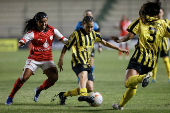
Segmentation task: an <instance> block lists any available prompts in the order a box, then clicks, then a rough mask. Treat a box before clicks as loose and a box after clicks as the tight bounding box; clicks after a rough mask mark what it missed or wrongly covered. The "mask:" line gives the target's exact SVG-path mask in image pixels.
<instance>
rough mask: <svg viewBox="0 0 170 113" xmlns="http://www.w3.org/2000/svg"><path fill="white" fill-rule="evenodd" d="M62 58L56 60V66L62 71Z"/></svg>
mask: <svg viewBox="0 0 170 113" xmlns="http://www.w3.org/2000/svg"><path fill="white" fill-rule="evenodd" d="M62 66H63V60H59V61H58V68H60V72H61V71H63V67H62Z"/></svg>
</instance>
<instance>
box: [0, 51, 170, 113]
mask: <svg viewBox="0 0 170 113" xmlns="http://www.w3.org/2000/svg"><path fill="white" fill-rule="evenodd" d="M60 52H61V50H53V59H54V62H55V64H57V62H58V59H59V55H60ZM132 52H133V51H130V55H131V54H132ZM28 55H29V51H28V50H19V51H18V52H1V53H0V113H169V112H170V83H168V77H167V74H166V71H165V66H164V63H163V60H162V58H159V61H158V72H157V80H156V83H152V82H151V81H150V84H149V85H148V86H147V87H146V88H143V87H142V86H141V84H138V88H137V93H136V95H135V96H134V97H133V98H132V99H131V100H130V101H129V102H128V103H127V104H126V106H125V108H124V110H123V111H116V110H113V109H112V107H111V105H112V103H117V102H118V101H119V100H120V98H121V97H122V95H123V94H124V92H125V91H126V88H125V87H124V76H125V70H126V67H127V65H128V62H129V61H128V60H126V59H122V60H118V52H117V51H115V50H103V51H102V53H98V52H97V50H96V51H95V62H94V63H95V70H94V73H95V81H94V91H98V92H100V93H101V94H102V96H103V103H102V105H101V106H99V107H90V106H89V105H88V104H87V103H86V102H78V100H77V98H78V96H75V97H68V98H67V100H66V105H64V106H61V105H59V101H58V100H56V101H54V102H51V97H52V96H54V95H55V94H58V93H59V92H61V91H68V90H71V89H74V88H76V87H78V84H77V77H76V75H75V74H74V72H73V71H72V69H71V51H67V53H66V54H65V57H64V65H63V68H64V70H63V71H62V72H59V79H58V81H57V82H56V83H55V85H54V86H52V87H51V88H49V89H47V90H45V91H42V92H41V94H40V96H39V100H38V102H34V101H33V96H34V89H35V88H36V87H38V86H40V85H41V84H42V83H43V81H44V80H45V79H47V77H46V76H45V75H43V74H42V71H41V69H38V70H37V71H36V73H35V75H32V76H31V77H30V79H29V80H28V81H27V82H26V83H25V84H24V85H23V87H22V88H21V89H20V90H19V91H18V92H17V94H16V95H15V98H14V100H13V101H14V102H13V104H12V105H10V106H6V105H5V101H6V99H7V96H8V95H9V93H10V92H11V90H12V87H13V85H14V83H15V81H16V79H17V78H18V77H20V76H21V74H22V69H23V67H24V65H25V61H26V59H27V57H28Z"/></svg>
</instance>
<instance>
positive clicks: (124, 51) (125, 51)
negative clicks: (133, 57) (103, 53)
mask: <svg viewBox="0 0 170 113" xmlns="http://www.w3.org/2000/svg"><path fill="white" fill-rule="evenodd" d="M119 51H121V52H123V53H126V55H129V51H128V50H126V49H121V48H119Z"/></svg>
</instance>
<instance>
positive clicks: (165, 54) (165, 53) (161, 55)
mask: <svg viewBox="0 0 170 113" xmlns="http://www.w3.org/2000/svg"><path fill="white" fill-rule="evenodd" d="M165 56H169V50H168V51H166V52H165V51H164V50H162V51H161V52H160V57H165Z"/></svg>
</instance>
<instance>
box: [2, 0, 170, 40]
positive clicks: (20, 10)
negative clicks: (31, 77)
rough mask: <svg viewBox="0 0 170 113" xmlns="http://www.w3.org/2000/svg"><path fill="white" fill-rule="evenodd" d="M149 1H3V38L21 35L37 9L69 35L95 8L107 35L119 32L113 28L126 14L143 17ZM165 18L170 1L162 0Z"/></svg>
mask: <svg viewBox="0 0 170 113" xmlns="http://www.w3.org/2000/svg"><path fill="white" fill-rule="evenodd" d="M146 1H147V0H0V38H21V37H22V33H21V32H22V30H23V27H24V21H25V20H26V19H28V18H33V16H34V15H35V14H36V13H37V12H45V13H47V15H48V18H49V19H48V24H49V25H51V26H53V27H55V28H57V29H58V30H59V31H60V32H61V33H62V34H63V35H64V36H66V37H69V36H70V34H71V33H72V32H73V31H74V28H75V26H76V24H77V22H78V21H81V20H82V18H83V13H84V11H85V10H87V9H91V10H92V11H93V15H94V19H95V21H96V22H97V23H98V24H99V25H100V28H101V32H100V33H101V35H102V37H103V38H109V36H110V35H119V30H116V29H114V28H113V25H114V24H115V23H116V22H119V20H120V19H121V17H122V15H126V16H127V17H128V18H129V19H130V20H131V21H134V20H135V19H137V18H138V17H139V14H138V13H139V9H140V7H141V6H142V4H143V3H145V2H146ZM161 2H162V5H163V8H164V9H165V17H168V11H170V7H168V6H170V0H165V1H164V0H162V1H161Z"/></svg>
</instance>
